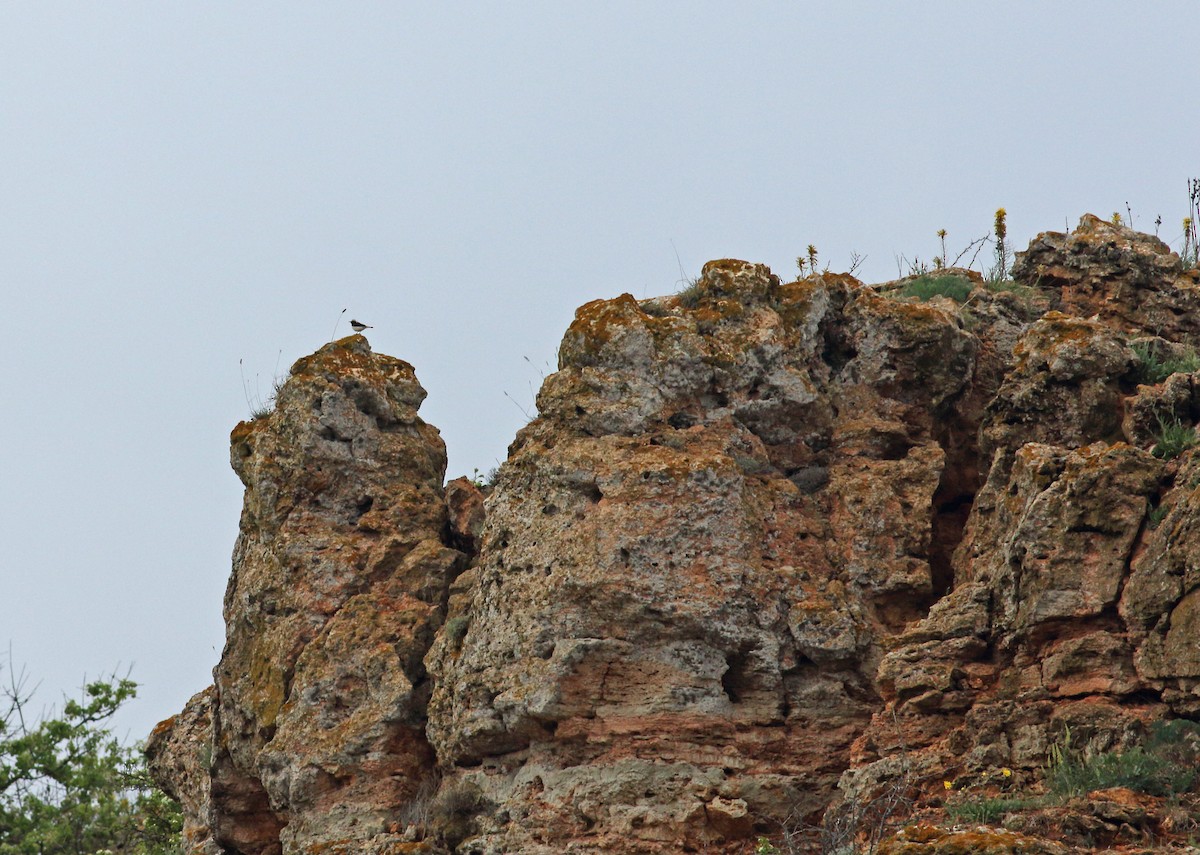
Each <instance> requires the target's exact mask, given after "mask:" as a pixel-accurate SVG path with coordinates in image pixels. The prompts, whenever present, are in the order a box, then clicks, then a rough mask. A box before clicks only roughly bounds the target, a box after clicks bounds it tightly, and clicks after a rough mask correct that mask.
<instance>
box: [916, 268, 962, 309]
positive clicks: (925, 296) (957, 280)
mask: <svg viewBox="0 0 1200 855" xmlns="http://www.w3.org/2000/svg"><path fill="white" fill-rule="evenodd" d="M972 288H973V285H972V284H971V280H970V279H967V278H966V277H963V276H957V275H955V274H952V273H951V274H943V275H939V276H932V275H923V276H918V277H917V278H916V279H913V280H912V281H911V282H908V283H907V284H906V285H905V286H904V287H903V288H901V289H900V291H899V292H898V296H900V297H916V298H917V299H918V300H920V301H921V302H925V301H927V300H930V299H932V298H933V297H949V298H950V299H951V300H954V301H955V302H956V303H962V302H965V301H966V299H967V297H968V295H970V293H971V289H972Z"/></svg>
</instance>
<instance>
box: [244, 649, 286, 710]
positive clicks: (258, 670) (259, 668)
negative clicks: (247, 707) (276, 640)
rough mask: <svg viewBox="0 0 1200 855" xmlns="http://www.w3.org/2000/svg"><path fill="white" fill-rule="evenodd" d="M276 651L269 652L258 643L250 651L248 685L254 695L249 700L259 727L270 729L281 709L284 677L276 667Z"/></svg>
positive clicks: (277, 659) (269, 650)
mask: <svg viewBox="0 0 1200 855" xmlns="http://www.w3.org/2000/svg"><path fill="white" fill-rule="evenodd" d="M278 661H280V660H279V657H278V651H274V650H271V649H270V648H269V647H268V646H267V645H266V644H265V643H264V642H262V641H259V642H258V643H256V644H255V645H254V649H253V650H251V651H250V673H249V678H250V684H251V685H252V686H253V687H254V690H255V691H254V694H253V696H252V697H251V698H250V704H251V707H252V708H253V710H254V714H255V718H256V719H257V721H258V724H259V725H260V726H261V727H271V726H272V725H274V724H275V719H276V718H278V716H279V711H280V710H281V709H283V702H284V700H285V698H284V677H283V671H281V670H280V669H279V667H278V666H277V664H276V663H277V662H278Z"/></svg>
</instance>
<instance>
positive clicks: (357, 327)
mask: <svg viewBox="0 0 1200 855" xmlns="http://www.w3.org/2000/svg"><path fill="white" fill-rule="evenodd" d="M350 328H351V329H352V330H354V331H355V332H362V331H363V330H373V329H375V327H373V326H371V325H370V324H364V323H363V322H362V321H355V320H351V321H350Z"/></svg>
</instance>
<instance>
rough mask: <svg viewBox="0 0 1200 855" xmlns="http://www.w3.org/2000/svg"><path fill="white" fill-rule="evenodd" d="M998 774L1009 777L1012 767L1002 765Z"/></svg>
mask: <svg viewBox="0 0 1200 855" xmlns="http://www.w3.org/2000/svg"><path fill="white" fill-rule="evenodd" d="M1000 774H1001V775H1003V776H1004V777H1006V778H1011V777H1012V769H1009V768H1008V767H1007V766H1006V767H1004V768H1003V769H1001V770H1000Z"/></svg>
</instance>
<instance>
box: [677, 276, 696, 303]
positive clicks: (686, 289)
mask: <svg viewBox="0 0 1200 855" xmlns="http://www.w3.org/2000/svg"><path fill="white" fill-rule="evenodd" d="M677 296H678V297H679V305H681V306H683V307H684V308H685V309H694V308H696V307H697V306H699V305H700V277H699V276H693V277H692V278H690V279H686V280H684V286H683V288H681V289H680V290H679V291H678V292H677Z"/></svg>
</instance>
